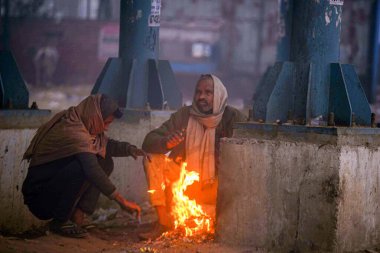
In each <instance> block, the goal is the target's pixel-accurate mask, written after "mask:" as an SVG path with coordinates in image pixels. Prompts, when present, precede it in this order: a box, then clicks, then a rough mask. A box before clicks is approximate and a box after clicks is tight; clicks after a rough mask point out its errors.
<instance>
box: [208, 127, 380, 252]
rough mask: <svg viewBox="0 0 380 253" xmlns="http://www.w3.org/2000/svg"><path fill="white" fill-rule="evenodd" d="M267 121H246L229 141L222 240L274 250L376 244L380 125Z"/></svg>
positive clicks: (221, 198)
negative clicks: (287, 126)
mask: <svg viewBox="0 0 380 253" xmlns="http://www.w3.org/2000/svg"><path fill="white" fill-rule="evenodd" d="M263 128H264V127H262V128H261V129H259V128H257V129H238V130H236V131H235V134H234V138H231V139H224V140H223V141H222V143H221V161H220V164H221V166H220V171H219V189H218V205H217V228H216V232H217V238H218V240H219V241H221V242H224V243H227V244H230V245H246V246H255V247H257V248H260V249H263V250H264V251H270V252H272V251H273V252H292V251H294V252H332V251H333V252H346V251H349V252H351V251H356V250H361V249H368V248H371V247H374V246H376V245H377V242H378V241H379V240H380V234H379V233H378V231H379V228H380V210H379V205H380V192H379V190H378V189H379V188H380V174H379V169H380V150H379V148H378V147H379V143H380V142H379V139H380V138H379V135H378V133H379V129H372V130H371V129H367V130H369V131H368V132H366V130H365V129H363V128H362V129H360V128H357V129H352V128H344V129H343V128H342V129H337V128H331V133H329V134H327V133H323V132H322V133H316V132H313V131H311V132H308V131H306V132H302V131H294V132H292V133H290V132H286V131H282V130H281V129H280V127H277V126H274V127H272V129H271V130H269V131H268V129H266V131H263ZM318 131H319V130H318Z"/></svg>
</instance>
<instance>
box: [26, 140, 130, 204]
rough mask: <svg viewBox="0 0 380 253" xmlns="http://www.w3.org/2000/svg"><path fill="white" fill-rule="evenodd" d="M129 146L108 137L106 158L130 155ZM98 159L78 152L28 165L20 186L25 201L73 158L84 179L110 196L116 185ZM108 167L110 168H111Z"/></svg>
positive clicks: (29, 199) (95, 156)
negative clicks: (42, 162) (50, 160)
mask: <svg viewBox="0 0 380 253" xmlns="http://www.w3.org/2000/svg"><path fill="white" fill-rule="evenodd" d="M131 146H133V145H131V144H129V143H128V142H121V141H116V140H112V139H109V140H108V143H107V147H106V159H112V158H111V157H125V156H130V155H131V154H130V147H131ZM98 159H99V156H97V155H95V154H92V153H78V154H75V155H72V156H69V157H65V158H61V159H59V160H55V161H52V162H49V163H45V164H41V165H37V166H32V167H29V169H28V175H27V177H26V179H25V181H24V183H23V187H22V192H23V194H24V201H25V203H26V204H28V203H29V202H31V201H32V200H33V197H34V196H35V195H38V194H39V193H40V191H41V189H45V185H47V184H49V181H50V180H51V179H52V178H54V177H55V176H56V174H57V171H59V170H60V169H62V168H64V167H66V166H68V165H69V164H70V163H71V162H72V161H74V160H75V161H76V162H79V164H80V167H81V169H82V170H83V174H84V177H85V180H86V181H87V182H89V183H90V184H91V185H94V186H95V187H96V188H98V190H99V191H100V192H102V193H103V194H104V195H106V196H110V195H111V194H112V193H113V192H114V191H115V190H116V187H115V186H114V184H113V183H112V182H111V180H110V179H109V178H108V175H107V174H106V173H105V171H104V169H103V168H102V167H101V166H100V164H99V160H98ZM110 169H111V170H112V168H110ZM45 190H47V189H45Z"/></svg>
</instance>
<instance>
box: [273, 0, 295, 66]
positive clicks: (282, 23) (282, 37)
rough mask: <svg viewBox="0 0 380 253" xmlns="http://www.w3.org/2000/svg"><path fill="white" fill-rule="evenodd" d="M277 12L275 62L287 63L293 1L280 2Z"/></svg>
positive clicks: (283, 0)
mask: <svg viewBox="0 0 380 253" xmlns="http://www.w3.org/2000/svg"><path fill="white" fill-rule="evenodd" d="M278 6H279V12H278V26H279V28H278V29H279V30H278V42H277V52H276V60H277V61H278V62H281V61H289V58H290V39H291V36H292V15H293V0H280V3H279V5H278Z"/></svg>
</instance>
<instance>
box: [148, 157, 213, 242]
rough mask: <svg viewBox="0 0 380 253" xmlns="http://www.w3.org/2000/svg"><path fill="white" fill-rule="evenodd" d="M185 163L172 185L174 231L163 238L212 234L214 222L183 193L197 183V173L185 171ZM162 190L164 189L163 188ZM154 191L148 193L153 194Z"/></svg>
mask: <svg viewBox="0 0 380 253" xmlns="http://www.w3.org/2000/svg"><path fill="white" fill-rule="evenodd" d="M186 166H187V163H182V165H181V172H180V177H179V179H178V180H177V181H176V182H174V183H173V184H172V194H173V197H172V206H171V215H172V217H173V220H174V230H172V231H169V232H166V233H164V234H163V236H164V237H171V236H174V235H176V236H183V237H195V236H201V235H210V234H214V232H215V230H214V220H213V218H212V217H211V216H210V215H209V214H207V213H206V212H205V211H204V210H203V208H202V206H201V205H200V204H198V203H197V202H196V201H195V200H193V199H190V198H189V197H188V196H187V195H186V194H185V191H186V189H187V187H188V186H190V185H192V184H193V183H194V182H196V181H198V182H199V173H197V172H195V171H188V170H186ZM163 189H164V188H163ZM153 191H154V190H149V191H148V192H150V193H153Z"/></svg>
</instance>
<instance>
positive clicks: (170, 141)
mask: <svg viewBox="0 0 380 253" xmlns="http://www.w3.org/2000/svg"><path fill="white" fill-rule="evenodd" d="M185 135H186V128H184V129H182V130H176V131H175V132H173V133H172V134H170V135H169V136H168V137H166V148H167V149H172V148H174V147H175V146H177V145H178V144H180V143H181V142H183V141H184V140H185Z"/></svg>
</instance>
